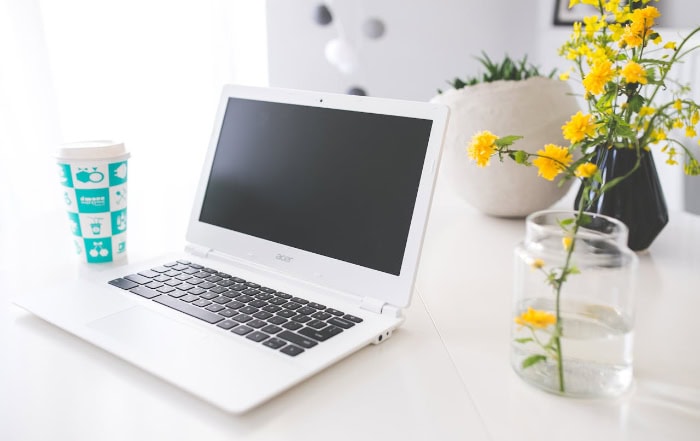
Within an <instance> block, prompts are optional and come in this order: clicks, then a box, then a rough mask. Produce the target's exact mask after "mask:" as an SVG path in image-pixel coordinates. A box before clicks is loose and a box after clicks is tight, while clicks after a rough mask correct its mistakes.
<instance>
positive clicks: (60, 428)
mask: <svg viewBox="0 0 700 441" xmlns="http://www.w3.org/2000/svg"><path fill="white" fill-rule="evenodd" d="M147 160H148V158H147V157H143V158H138V157H137V156H135V157H134V158H132V167H131V169H130V188H129V194H130V202H129V204H130V205H129V207H130V208H129V234H130V236H129V247H130V250H129V253H130V260H134V261H135V260H139V259H140V258H145V257H150V253H152V251H153V249H162V247H164V246H169V248H168V249H164V251H169V250H172V249H177V248H178V247H179V246H180V245H181V244H182V243H183V242H182V238H183V237H184V223H185V222H184V219H185V216H186V215H187V210H188V207H187V206H186V204H184V205H182V204H180V205H178V206H173V205H172V204H173V199H172V198H171V199H170V200H168V199H167V198H166V199H153V198H152V197H149V196H148V195H146V194H145V193H144V191H143V190H144V188H147V186H148V185H153V181H152V179H151V177H147V174H146V173H141V174H139V171H142V172H143V171H145V170H146V169H147V167H145V166H144V163H145V162H146V161H147ZM139 163H140V164H141V165H140V166H139ZM196 171H198V170H195V173H196ZM189 178H192V176H190V177H189ZM186 181H187V180H186V179H185V182H186ZM156 185H158V184H156ZM183 188H184V187H180V188H176V189H175V190H177V191H175V192H174V193H176V194H177V195H178V197H181V198H182V199H183V200H187V198H188V197H189V196H190V193H189V192H188V190H186V189H183ZM11 191H14V192H12V193H9V194H8V193H5V192H4V191H3V195H5V196H8V195H9V197H10V198H11V199H13V200H14V203H13V204H14V205H13V204H10V205H9V207H10V209H11V211H8V210H4V211H3V212H2V214H1V215H0V373H1V375H0V439H2V440H39V439H41V440H44V439H52V440H53V439H56V440H64V439H65V440H77V439H91V440H92V439H96V440H98V439H99V440H102V439H115V440H116V439H119V440H123V439H129V440H140V439H144V440H145V439H169V440H191V439H207V440H219V439H227V440H230V439H245V440H280V439H288V440H297V439H299V440H301V439H304V440H306V439H310V440H315V439H318V440H321V439H323V440H327V439H339V440H343V439H347V440H350V439H353V440H356V439H386V440H393V439H410V440H413V439H415V440H426V439H435V440H452V439H469V440H499V441H500V440H504V441H505V440H540V439H567V440H578V439H580V440H584V439H585V440H591V439H601V440H659V439H664V440H666V439H668V440H695V441H697V440H698V439H700V352H699V351H698V350H697V348H698V340H700V332H699V331H698V329H699V328H698V327H697V326H694V325H695V324H696V322H697V319H696V317H697V316H698V311H700V290H699V289H698V287H699V286H700V274H699V272H698V269H699V268H700V218H698V217H695V216H691V215H688V214H683V213H672V216H671V223H670V224H669V226H668V227H667V228H666V229H665V230H664V232H663V233H662V234H661V235H660V237H659V238H658V239H657V241H656V242H655V243H654V244H653V246H652V247H651V249H650V250H649V252H648V253H647V254H643V255H641V256H640V267H639V278H640V283H639V292H638V309H637V326H636V335H635V384H634V387H633V389H632V390H631V391H630V392H629V393H628V394H626V395H625V396H623V397H621V398H618V399H615V400H602V401H599V400H574V399H567V398H561V397H557V396H554V395H551V394H547V393H544V392H541V391H539V390H537V389H535V388H533V387H530V386H528V385H527V384H525V383H523V382H522V381H521V380H519V379H518V377H517V376H516V375H515V374H514V373H513V372H512V370H511V368H510V365H509V360H508V349H509V340H510V335H509V329H510V320H511V317H510V314H511V311H510V307H511V290H512V286H511V285H512V277H513V276H512V250H513V246H514V245H515V244H516V242H517V241H518V240H520V238H521V237H522V235H523V233H524V223H523V221H522V220H504V219H495V218H491V217H487V216H484V215H482V214H479V213H478V212H476V211H475V210H474V209H473V208H471V207H469V206H468V205H467V204H466V203H465V202H463V201H462V200H460V199H459V198H458V197H456V196H455V195H454V193H452V191H451V189H450V188H449V186H448V185H446V184H445V183H443V182H440V183H439V185H438V190H437V194H436V197H435V201H434V208H433V212H432V215H431V220H430V224H429V228H428V232H427V234H426V242H425V247H424V252H423V258H422V261H421V269H420V273H419V277H418V282H417V295H416V296H415V297H414V300H413V304H412V305H411V307H410V308H409V309H408V311H407V320H406V323H405V324H404V326H403V327H402V328H401V329H400V330H399V331H398V332H396V333H395V334H394V336H393V337H392V338H391V339H389V340H388V341H387V342H386V343H385V344H381V345H378V346H370V347H367V348H366V349H363V350H362V351H360V352H358V353H357V354H355V355H353V356H351V357H349V358H348V359H346V360H343V361H342V362H340V363H339V364H337V365H335V366H332V367H331V368H330V369H328V370H326V371H324V372H322V373H321V374H320V375H317V376H315V377H313V378H312V379H310V380H308V381H306V382H304V383H302V384H300V385H298V386H297V387H295V388H293V389H292V390H290V391H288V392H287V393H285V394H283V395H281V396H279V397H277V398H275V399H273V400H272V401H270V402H269V403H267V404H265V405H263V406H262V407H260V408H258V409H256V410H254V411H252V412H251V413H249V414H246V415H243V416H231V415H228V414H225V413H223V412H221V411H219V410H218V409H216V408H214V407H212V406H210V405H209V404H206V403H204V402H202V401H200V400H199V399H197V398H195V397H193V396H191V395H189V394H187V393H185V392H182V391H180V390H179V389H177V388H176V387H174V386H172V385H170V384H167V383H165V382H163V381H161V380H159V379H157V378H155V377H153V376H152V375H150V374H147V373H145V372H143V371H141V370H139V369H138V368H135V367H133V366H131V365H130V364H128V363H126V362H123V361H121V360H119V359H117V358H115V357H114V356H112V355H110V354H108V353H106V352H104V351H102V350H100V349H98V348H96V347H94V346H92V345H90V344H88V343H85V342H83V341H82V340H80V339H78V338H76V337H74V336H72V335H70V334H68V333H66V332H64V331H61V330H60V329H58V328H56V327H54V326H52V325H50V324H48V323H46V322H44V321H42V320H41V319H38V318H36V317H34V316H32V315H31V314H29V313H26V312H24V311H23V310H21V309H19V308H17V307H16V306H14V305H13V304H12V303H11V298H12V297H14V296H17V295H21V294H22V293H23V292H25V291H26V290H29V289H35V288H36V287H42V289H50V286H51V283H52V281H53V280H57V278H60V277H61V276H60V273H61V271H62V270H64V269H66V268H67V269H69V270H71V269H73V268H74V267H75V265H77V264H76V263H75V261H74V260H73V258H72V257H71V256H70V248H69V245H70V243H69V241H68V233H67V226H64V225H62V224H61V223H60V222H58V223H56V222H55V221H56V220H57V219H62V218H63V213H62V211H61V208H60V204H58V203H51V202H50V201H51V200H52V198H53V197H54V196H56V195H57V194H58V193H54V192H52V191H48V192H46V191H44V190H42V187H41V186H36V187H34V188H33V191H34V193H32V194H31V195H30V194H27V193H21V192H19V190H17V189H16V188H15V189H14V190H11ZM37 191H38V193H37ZM44 193H46V194H44ZM56 197H58V196H56ZM27 198H35V199H36V200H37V201H38V205H37V204H33V205H32V204H26V200H27ZM56 201H57V200H56ZM57 202H58V201H57ZM29 205H31V206H32V207H33V208H32V209H28V208H27V207H28V206H29ZM37 207H38V208H37ZM173 219H182V220H181V221H179V220H173ZM52 222H53V224H52ZM43 287H45V288H43ZM56 295H60V293H59V292H57V293H56ZM212 374H219V373H218V372H217V371H216V369H215V367H214V368H212Z"/></svg>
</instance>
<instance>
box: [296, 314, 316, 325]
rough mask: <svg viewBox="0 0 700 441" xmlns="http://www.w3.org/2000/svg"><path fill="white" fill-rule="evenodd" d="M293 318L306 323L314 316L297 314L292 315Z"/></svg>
mask: <svg viewBox="0 0 700 441" xmlns="http://www.w3.org/2000/svg"><path fill="white" fill-rule="evenodd" d="M292 320H293V321H295V322H297V323H306V322H308V321H310V320H312V318H311V317H309V316H308V315H303V314H299V315H295V316H294V317H292Z"/></svg>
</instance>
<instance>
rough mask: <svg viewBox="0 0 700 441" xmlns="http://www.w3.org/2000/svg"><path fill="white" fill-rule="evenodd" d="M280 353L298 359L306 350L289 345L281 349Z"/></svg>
mask: <svg viewBox="0 0 700 441" xmlns="http://www.w3.org/2000/svg"><path fill="white" fill-rule="evenodd" d="M280 352H282V353H283V354H287V355H289V356H291V357H296V356H297V355H299V354H301V353H302V352H304V350H303V349H302V348H300V347H297V346H294V345H287V346H285V347H283V348H282V349H280Z"/></svg>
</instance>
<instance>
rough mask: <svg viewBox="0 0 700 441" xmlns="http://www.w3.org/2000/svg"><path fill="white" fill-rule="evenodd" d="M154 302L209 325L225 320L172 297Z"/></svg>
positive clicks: (162, 297)
mask: <svg viewBox="0 0 700 441" xmlns="http://www.w3.org/2000/svg"><path fill="white" fill-rule="evenodd" d="M135 289H138V288H135ZM147 289H148V288H147ZM153 301H154V302H158V303H160V304H162V305H165V306H169V307H171V308H173V309H176V310H178V311H180V312H184V313H185V314H187V315H191V316H192V317H196V318H198V319H200V320H204V321H205V322H207V323H218V322H220V321H222V320H223V319H224V318H223V317H221V316H220V315H218V314H214V313H213V312H209V311H207V310H205V309H202V308H198V307H196V306H192V305H191V304H189V303H185V302H181V301H180V300H178V299H174V298H172V297H170V296H158V297H156V298H154V299H153Z"/></svg>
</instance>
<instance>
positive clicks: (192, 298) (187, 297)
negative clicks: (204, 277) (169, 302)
mask: <svg viewBox="0 0 700 441" xmlns="http://www.w3.org/2000/svg"><path fill="white" fill-rule="evenodd" d="M180 300H182V301H183V302H187V303H192V302H194V301H195V300H199V296H195V295H193V294H187V295H185V296H183V297H180Z"/></svg>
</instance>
